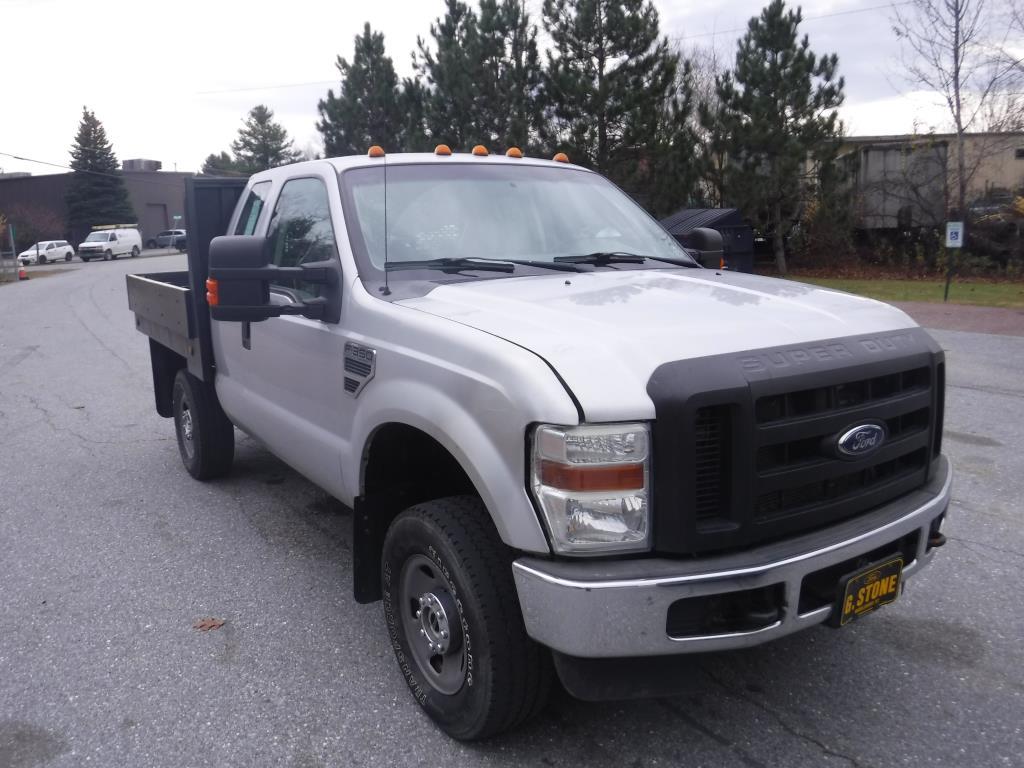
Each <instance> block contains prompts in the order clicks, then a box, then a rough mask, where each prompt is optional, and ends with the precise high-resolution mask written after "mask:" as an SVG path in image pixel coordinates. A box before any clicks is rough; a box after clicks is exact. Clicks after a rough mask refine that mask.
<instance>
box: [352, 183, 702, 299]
mask: <svg viewBox="0 0 1024 768" xmlns="http://www.w3.org/2000/svg"><path fill="white" fill-rule="evenodd" d="M341 178H342V186H343V192H344V194H345V196H346V207H347V208H348V209H350V210H354V211H355V214H356V216H355V219H356V222H355V223H354V224H350V231H349V236H350V239H351V242H352V247H353V251H354V252H355V253H356V257H357V259H358V260H359V262H360V264H359V267H360V274H361V276H363V277H364V278H366V277H368V276H371V275H373V273H376V272H380V271H381V270H383V268H384V260H385V254H384V173H383V167H380V168H357V169H352V170H349V171H345V172H343V173H342V177H341ZM594 252H625V253H631V254H640V255H642V256H652V257H661V258H667V259H674V260H677V261H682V262H686V263H688V264H689V263H693V262H692V259H690V257H689V256H688V255H687V254H686V252H685V251H684V250H683V249H682V248H681V247H680V246H679V245H678V244H677V243H676V241H675V240H674V239H673V238H672V237H671V236H670V235H669V234H668V233H667V232H665V230H664V229H662V228H661V227H660V226H659V225H658V224H657V223H656V222H655V221H654V220H653V219H652V218H651V217H650V216H648V215H647V214H646V213H645V212H644V210H643V209H642V208H640V206H638V205H637V204H636V203H635V202H633V201H632V200H631V199H630V198H629V197H627V196H626V195H625V194H624V193H623V192H622V191H620V190H619V189H618V188H617V187H615V186H614V185H612V184H611V183H610V182H608V181H606V180H605V179H604V178H602V177H601V176H598V175H597V174H593V173H588V172H585V171H578V170H574V169H570V168H550V167H544V166H530V165H524V166H521V167H514V166H509V165H505V164H501V165H498V164H485V163H481V164H480V165H475V164H474V165H469V164H454V163H453V164H452V165H450V166H447V167H446V166H442V165H434V164H423V165H393V166H389V167H388V169H387V261H388V263H389V264H395V263H398V262H403V261H408V262H414V261H427V260H432V259H467V258H468V259H508V260H512V261H540V262H546V263H553V262H555V260H556V259H558V258H559V257H569V256H581V255H584V254H591V253H594ZM630 266H631V265H629V264H624V265H620V264H616V267H617V268H629V267H630ZM661 266H665V265H664V264H663V265H661ZM368 272H369V273H370V274H367V273H368ZM401 274H407V273H401ZM399 279H400V278H399Z"/></svg>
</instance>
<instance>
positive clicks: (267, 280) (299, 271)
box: [207, 235, 341, 323]
mask: <svg viewBox="0 0 1024 768" xmlns="http://www.w3.org/2000/svg"><path fill="white" fill-rule="evenodd" d="M210 279H211V281H213V284H214V285H215V286H216V290H215V291H209V292H208V293H207V302H208V303H209V306H210V316H211V317H212V318H213V319H214V320H226V321H236V322H237V321H250V322H258V321H260V320H266V319H268V318H271V317H280V316H281V315H303V316H304V317H308V318H310V319H313V320H324V321H325V322H330V323H337V322H338V321H339V319H340V317H341V296H340V290H339V286H340V280H339V274H338V269H337V265H336V264H335V263H334V262H333V261H319V262H311V263H308V264H304V265H303V266H301V267H278V266H275V265H273V264H270V251H269V244H268V241H267V239H266V238H263V237H256V236H253V235H227V236H224V237H215V238H214V239H213V240H212V241H211V242H210ZM296 279H298V280H302V281H304V282H307V283H317V284H321V285H326V286H328V290H327V291H325V293H326V294H327V295H326V296H321V297H320V298H316V299H311V300H309V301H305V302H297V303H295V304H283V305H281V304H271V303H270V284H271V283H274V282H283V281H285V280H296ZM211 299H213V301H211Z"/></svg>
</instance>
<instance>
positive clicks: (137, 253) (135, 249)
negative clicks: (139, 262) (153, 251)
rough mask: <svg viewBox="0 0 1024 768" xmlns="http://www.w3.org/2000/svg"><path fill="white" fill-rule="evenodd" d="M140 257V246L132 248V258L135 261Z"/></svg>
mask: <svg viewBox="0 0 1024 768" xmlns="http://www.w3.org/2000/svg"><path fill="white" fill-rule="evenodd" d="M138 255H139V246H137V245H133V246H132V258H133V259H134V258H135V257H136V256H138Z"/></svg>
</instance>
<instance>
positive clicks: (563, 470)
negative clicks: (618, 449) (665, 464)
mask: <svg viewBox="0 0 1024 768" xmlns="http://www.w3.org/2000/svg"><path fill="white" fill-rule="evenodd" d="M540 481H541V483H543V484H544V485H547V486H549V487H551V488H559V489H561V490H563V491H580V492H586V491H634V490H638V489H641V488H643V487H644V465H643V464H614V465H611V466H598V467H594V466H587V465H585V464H583V465H578V464H559V463H558V462H556V461H547V460H546V459H545V460H542V461H541V463H540Z"/></svg>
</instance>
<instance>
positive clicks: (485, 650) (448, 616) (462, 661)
mask: <svg viewBox="0 0 1024 768" xmlns="http://www.w3.org/2000/svg"><path fill="white" fill-rule="evenodd" d="M381 568H382V586H383V602H384V619H385V622H386V623H387V627H388V635H389V638H390V641H391V645H392V648H393V649H394V651H395V658H396V659H397V661H398V666H399V669H401V671H402V675H403V676H404V677H405V680H406V683H407V684H408V686H409V689H410V691H411V692H412V694H413V697H414V698H415V699H416V701H417V702H418V703H419V704H420V706H421V707H423V709H424V710H425V711H426V713H427V714H428V715H430V717H431V718H432V719H433V720H434V721H435V722H436V723H437V724H438V726H440V727H441V729H442V730H444V731H445V732H446V733H447V734H448V735H450V736H452V737H453V738H456V739H463V740H469V739H482V738H486V737H488V736H493V735H494V734H497V733H500V732H501V731H505V730H508V729H510V728H514V727H516V726H517V725H519V724H520V723H522V722H524V721H525V720H527V719H528V718H530V717H531V716H533V715H535V714H536V713H538V712H539V711H540V710H541V709H542V708H543V706H544V703H545V702H546V701H547V696H548V693H549V691H550V688H551V679H552V672H551V661H550V657H549V655H548V652H547V650H546V649H544V648H543V647H541V646H540V645H538V644H537V643H535V642H534V641H533V640H531V639H530V638H529V637H528V636H527V634H526V628H525V627H524V626H523V619H522V613H521V611H520V607H519V600H518V597H517V594H516V588H515V583H514V581H513V578H512V557H511V554H510V552H509V550H508V548H507V547H506V546H505V545H504V544H503V543H502V541H501V539H500V538H499V537H498V534H497V531H495V530H494V527H493V525H492V523H491V520H490V518H489V516H488V514H487V510H486V509H485V508H484V506H483V504H482V503H481V501H480V500H479V499H478V498H476V497H472V496H454V497H450V498H446V499H437V500H434V501H428V502H425V503H423V504H417V505H416V506H414V507H410V508H409V509H407V510H406V511H405V512H403V513H402V514H401V515H399V516H398V517H397V518H396V519H395V520H394V522H392V524H391V526H390V527H389V528H388V532H387V536H386V537H385V540H384V552H383V557H382V564H381Z"/></svg>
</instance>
